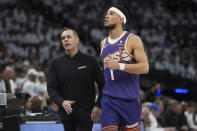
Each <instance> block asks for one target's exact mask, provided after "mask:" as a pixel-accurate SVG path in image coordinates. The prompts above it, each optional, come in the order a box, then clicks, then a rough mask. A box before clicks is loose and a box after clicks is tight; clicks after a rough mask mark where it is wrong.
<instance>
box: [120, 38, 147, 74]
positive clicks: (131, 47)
mask: <svg viewBox="0 0 197 131" xmlns="http://www.w3.org/2000/svg"><path fill="white" fill-rule="evenodd" d="M127 42H128V43H127V49H128V51H130V52H131V51H133V52H134V58H135V60H136V63H135V64H126V65H125V70H124V71H126V72H129V73H134V74H146V73H148V70H149V64H148V59H147V56H146V54H145V51H144V46H143V43H142V40H141V39H140V38H139V36H136V35H131V36H130V37H129V39H128V41H127Z"/></svg>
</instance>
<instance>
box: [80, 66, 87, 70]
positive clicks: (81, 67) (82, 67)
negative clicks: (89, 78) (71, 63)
mask: <svg viewBox="0 0 197 131" xmlns="http://www.w3.org/2000/svg"><path fill="white" fill-rule="evenodd" d="M84 68H87V66H80V67H78V69H79V70H81V69H84Z"/></svg>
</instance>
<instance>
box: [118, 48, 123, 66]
mask: <svg viewBox="0 0 197 131" xmlns="http://www.w3.org/2000/svg"><path fill="white" fill-rule="evenodd" d="M122 48H123V47H119V53H120V54H119V57H120V62H121V63H123V58H122V51H121V49H122Z"/></svg>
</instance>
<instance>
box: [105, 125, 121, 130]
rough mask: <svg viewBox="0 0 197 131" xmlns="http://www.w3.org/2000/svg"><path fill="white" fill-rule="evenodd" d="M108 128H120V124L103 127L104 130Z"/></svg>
mask: <svg viewBox="0 0 197 131" xmlns="http://www.w3.org/2000/svg"><path fill="white" fill-rule="evenodd" d="M107 128H118V126H116V125H110V126H105V127H103V128H102V130H103V129H107Z"/></svg>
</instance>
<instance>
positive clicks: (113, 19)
mask: <svg viewBox="0 0 197 131" xmlns="http://www.w3.org/2000/svg"><path fill="white" fill-rule="evenodd" d="M122 20H123V18H121V17H120V16H119V15H118V14H117V13H116V12H114V11H108V12H107V14H106V15H105V22H104V27H105V28H107V29H114V28H115V27H116V25H117V24H118V23H120V24H122V22H123V21H122Z"/></svg>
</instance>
